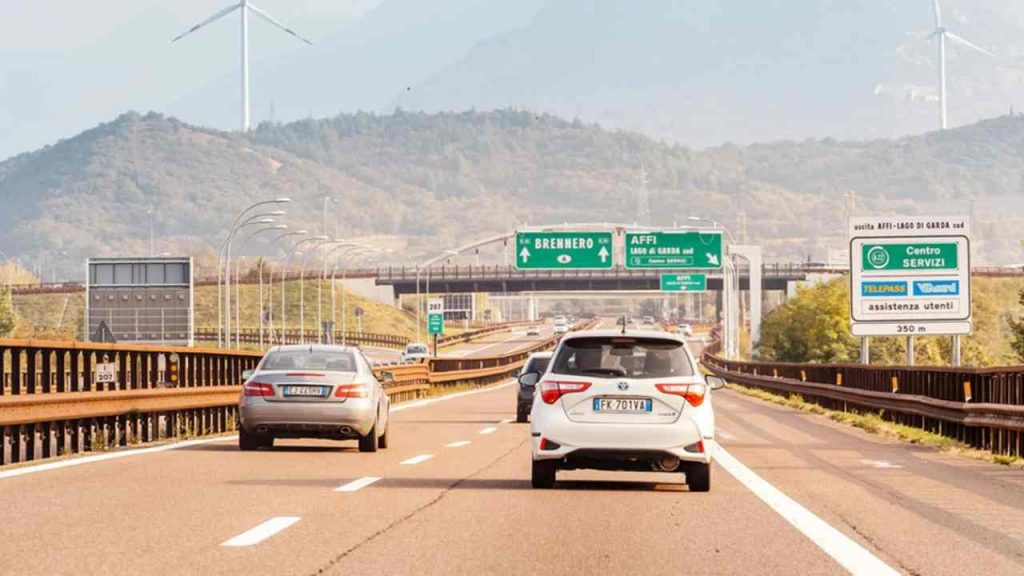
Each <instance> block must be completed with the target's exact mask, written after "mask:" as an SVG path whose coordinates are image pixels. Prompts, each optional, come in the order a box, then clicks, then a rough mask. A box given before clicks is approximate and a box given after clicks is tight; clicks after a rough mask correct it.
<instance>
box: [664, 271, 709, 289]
mask: <svg viewBox="0 0 1024 576" xmlns="http://www.w3.org/2000/svg"><path fill="white" fill-rule="evenodd" d="M707 289H708V277H707V275H706V274H662V275H661V291H662V292H705V291H707Z"/></svg>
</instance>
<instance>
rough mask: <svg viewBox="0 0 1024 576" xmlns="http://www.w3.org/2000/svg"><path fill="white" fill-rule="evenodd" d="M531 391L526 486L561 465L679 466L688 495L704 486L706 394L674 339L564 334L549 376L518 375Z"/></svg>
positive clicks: (716, 381) (710, 423) (712, 385)
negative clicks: (534, 391)
mask: <svg viewBox="0 0 1024 576" xmlns="http://www.w3.org/2000/svg"><path fill="white" fill-rule="evenodd" d="M519 384H520V385H521V386H529V385H534V386H536V389H537V394H536V395H535V398H534V402H533V408H532V412H531V421H532V424H531V426H530V433H531V436H532V440H533V442H532V449H531V455H532V478H531V481H532V485H533V486H534V487H535V488H550V487H552V486H553V485H554V483H555V480H556V475H557V473H558V471H559V470H576V469H596V470H629V471H654V472H682V473H683V474H685V481H686V483H687V485H688V486H689V488H690V490H691V491H694V492H707V491H708V490H710V489H711V455H710V453H709V450H708V448H709V445H710V444H711V443H712V441H713V440H714V437H715V414H714V410H713V407H712V401H711V397H712V394H711V390H714V389H718V388H721V387H722V386H724V385H725V382H724V381H723V380H722V379H721V378H718V377H715V376H708V377H706V378H705V377H703V376H702V375H701V374H700V372H699V371H698V370H697V366H696V363H695V362H694V359H693V355H692V354H691V353H690V351H689V349H688V348H687V346H686V342H685V340H684V339H683V338H682V337H681V336H680V335H675V334H669V333H667V332H651V331H622V330H600V331H588V332H576V333H573V334H570V335H567V336H566V337H565V338H563V339H562V341H561V343H559V345H558V347H557V348H556V349H555V352H554V355H553V357H552V360H551V362H550V364H549V366H548V369H547V371H546V372H543V373H541V372H536V371H533V372H524V373H523V374H522V375H520V377H519Z"/></svg>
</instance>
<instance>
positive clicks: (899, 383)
mask: <svg viewBox="0 0 1024 576" xmlns="http://www.w3.org/2000/svg"><path fill="white" fill-rule="evenodd" d="M703 362H704V366H705V367H707V369H708V370H710V371H711V372H712V373H714V374H717V375H719V376H722V377H723V378H725V379H726V380H728V381H730V382H734V383H737V384H743V385H745V386H752V387H755V388H761V389H764V390H768V391H771V392H780V393H783V394H799V395H800V396H802V397H803V398H804V399H805V400H808V401H811V402H815V403H817V404H820V405H822V406H825V407H827V408H830V409H833V410H841V411H851V410H855V411H868V412H881V414H882V416H883V417H884V418H886V419H887V420H891V421H894V422H897V423H900V424H906V425H909V426H914V427H918V428H922V429H925V430H928V431H930V432H934V433H937V434H941V435H943V436H947V437H950V438H955V439H956V440H959V441H961V442H964V443H965V444H968V445H970V446H972V447H974V448H978V449H981V450H989V451H991V452H993V453H995V454H1002V455H1008V456H1024V366H1016V367H1005V368H956V369H950V368H932V367H922V368H907V367H874V366H862V365H857V364H790V363H768V362H736V361H730V360H724V359H722V358H719V357H717V356H714V355H712V354H705V356H704V360H703Z"/></svg>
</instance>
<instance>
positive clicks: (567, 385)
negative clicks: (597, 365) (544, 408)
mask: <svg viewBox="0 0 1024 576" xmlns="http://www.w3.org/2000/svg"><path fill="white" fill-rule="evenodd" d="M587 388H590V382H561V381H556V380H545V381H543V382H541V383H540V399H541V400H543V401H544V403H545V404H554V403H555V402H557V401H558V399H559V398H561V397H562V396H565V395H566V394H575V393H578V392H583V391H584V390H586V389H587Z"/></svg>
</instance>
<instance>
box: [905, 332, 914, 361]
mask: <svg viewBox="0 0 1024 576" xmlns="http://www.w3.org/2000/svg"><path fill="white" fill-rule="evenodd" d="M913 365H914V337H913V336H907V366H913Z"/></svg>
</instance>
